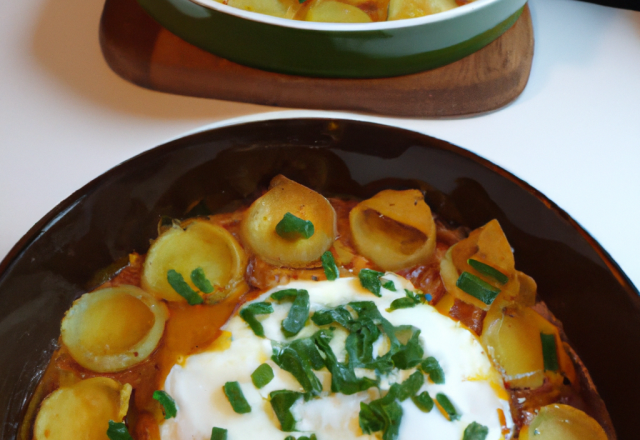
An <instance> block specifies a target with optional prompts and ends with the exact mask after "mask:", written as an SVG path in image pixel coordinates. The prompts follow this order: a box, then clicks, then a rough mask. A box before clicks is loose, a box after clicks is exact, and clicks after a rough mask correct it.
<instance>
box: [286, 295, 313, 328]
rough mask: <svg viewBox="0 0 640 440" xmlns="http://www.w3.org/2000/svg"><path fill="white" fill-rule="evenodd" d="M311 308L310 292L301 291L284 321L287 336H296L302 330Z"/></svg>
mask: <svg viewBox="0 0 640 440" xmlns="http://www.w3.org/2000/svg"><path fill="white" fill-rule="evenodd" d="M309 308H310V304H309V292H307V291H306V290H299V291H298V295H296V298H295V299H294V300H293V304H291V308H290V309H289V313H288V314H287V317H286V318H285V319H284V320H282V331H283V333H284V334H285V335H286V336H288V337H291V336H295V335H297V334H298V333H299V332H300V330H302V328H303V327H304V325H305V323H306V322H307V319H308V318H309Z"/></svg>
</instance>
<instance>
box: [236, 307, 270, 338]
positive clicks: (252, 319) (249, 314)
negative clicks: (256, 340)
mask: <svg viewBox="0 0 640 440" xmlns="http://www.w3.org/2000/svg"><path fill="white" fill-rule="evenodd" d="M270 313H273V306H272V305H271V303H268V302H257V303H252V304H249V305H248V306H246V307H244V308H243V309H242V310H240V317H241V318H242V319H243V320H244V321H245V322H246V323H247V324H249V327H251V330H253V333H255V335H256V336H260V337H264V328H263V327H262V324H261V323H260V321H258V320H257V319H256V315H268V314H270Z"/></svg>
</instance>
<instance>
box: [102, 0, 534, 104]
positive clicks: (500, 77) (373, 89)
mask: <svg viewBox="0 0 640 440" xmlns="http://www.w3.org/2000/svg"><path fill="white" fill-rule="evenodd" d="M100 44H101V47H102V53H103V55H104V57H105V59H106V61H107V63H108V64H109V66H110V67H111V68H112V69H113V70H114V71H115V72H116V73H117V74H118V75H120V76H121V77H122V78H124V79H126V80H128V81H131V82H133V83H135V84H138V85H140V86H142V87H146V88H149V89H152V90H158V91H162V92H168V93H175V94H179V95H188V96H197V97H201V98H214V99H223V100H228V101H240V102H249V103H254V104H264V105H272V106H281V107H294V108H309V109H324V110H350V111H361V112H368V113H378V114H382V115H388V116H407V117H411V116H414V117H450V116H462V115H471V114H477V113H483V112H488V111H491V110H496V109H498V108H500V107H503V106H505V105H507V104H509V103H510V102H511V101H513V100H514V99H515V98H516V97H518V95H520V93H522V90H524V87H525V86H526V84H527V81H528V79H529V73H530V71H531V62H532V58H533V27H532V24H531V15H530V13H529V8H528V7H525V10H524V12H523V13H522V15H521V16H520V18H519V19H518V21H517V22H516V23H515V24H514V25H513V26H512V27H511V29H509V30H508V31H507V32H505V33H504V34H503V35H502V36H501V37H499V38H498V39H497V40H495V41H494V42H492V43H491V44H489V45H488V46H486V47H484V48H483V49H481V50H479V51H478V52H476V53H474V54H472V55H470V56H468V57H466V58H463V59H462V60H460V61H457V62H455V63H452V64H449V65H447V66H443V67H440V68H438V69H434V70H429V71H426V72H421V73H416V74H412V75H405V76H398V77H393V78H375V79H341V78H311V77H303V76H294V75H285V74H279V73H273V72H266V71H262V70H259V69H254V68H251V67H246V66H242V65H240V64H236V63H233V62H231V61H228V60H226V59H224V58H221V57H218V56H216V55H213V54H210V53H208V52H206V51H204V50H202V49H199V48H197V47H195V46H193V45H191V44H189V43H187V42H185V41H184V40H182V39H180V38H179V37H177V36H175V35H174V34H172V33H170V32H169V31H167V30H166V29H164V28H163V27H161V26H160V25H159V24H158V23H156V22H155V21H154V20H153V19H152V18H151V17H149V16H148V15H147V13H146V12H145V11H144V10H143V9H142V8H141V7H140V6H139V5H138V3H137V2H136V0H106V3H105V6H104V10H103V13H102V19H101V22H100Z"/></svg>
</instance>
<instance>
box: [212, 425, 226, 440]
mask: <svg viewBox="0 0 640 440" xmlns="http://www.w3.org/2000/svg"><path fill="white" fill-rule="evenodd" d="M211 440H227V430H226V429H222V428H217V427H215V426H214V427H213V429H212V430H211Z"/></svg>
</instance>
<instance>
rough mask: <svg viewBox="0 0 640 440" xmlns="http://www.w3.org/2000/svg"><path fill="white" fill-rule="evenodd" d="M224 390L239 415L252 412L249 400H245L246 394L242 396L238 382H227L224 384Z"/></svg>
mask: <svg viewBox="0 0 640 440" xmlns="http://www.w3.org/2000/svg"><path fill="white" fill-rule="evenodd" d="M222 389H223V391H224V394H225V395H226V396H227V399H229V403H230V404H231V407H232V408H233V410H234V411H235V412H237V413H238V414H246V413H249V412H251V405H249V402H247V399H245V398H244V394H242V389H241V388H240V384H239V383H238V382H227V383H225V384H224V386H223V387H222Z"/></svg>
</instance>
